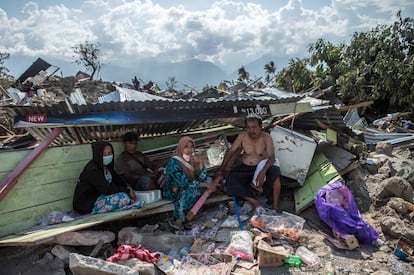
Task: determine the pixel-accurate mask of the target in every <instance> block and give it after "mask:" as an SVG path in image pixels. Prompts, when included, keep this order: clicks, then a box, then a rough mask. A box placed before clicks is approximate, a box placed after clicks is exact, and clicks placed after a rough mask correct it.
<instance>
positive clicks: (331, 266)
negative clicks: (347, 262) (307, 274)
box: [323, 261, 335, 275]
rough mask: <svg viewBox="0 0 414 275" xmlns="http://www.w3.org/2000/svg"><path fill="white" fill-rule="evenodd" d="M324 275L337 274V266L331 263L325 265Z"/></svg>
mask: <svg viewBox="0 0 414 275" xmlns="http://www.w3.org/2000/svg"><path fill="white" fill-rule="evenodd" d="M323 274H324V275H334V274H335V266H334V264H333V263H332V262H331V261H328V262H326V263H325V268H324V273H323Z"/></svg>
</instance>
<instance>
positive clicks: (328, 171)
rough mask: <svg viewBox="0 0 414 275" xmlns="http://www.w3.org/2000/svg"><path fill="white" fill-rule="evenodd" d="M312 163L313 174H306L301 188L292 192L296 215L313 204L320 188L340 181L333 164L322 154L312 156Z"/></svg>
mask: <svg viewBox="0 0 414 275" xmlns="http://www.w3.org/2000/svg"><path fill="white" fill-rule="evenodd" d="M312 163H313V167H312V171H313V172H312V173H308V175H307V177H306V180H305V182H304V184H303V186H302V187H300V188H298V189H296V190H295V192H294V198H295V211H296V213H300V212H301V211H303V210H304V209H305V208H306V207H308V206H309V205H311V204H312V203H313V200H314V198H315V195H316V193H317V192H318V191H319V189H320V188H322V187H323V186H325V185H326V184H328V183H331V182H334V181H337V180H341V179H342V178H341V176H340V175H339V174H338V171H337V170H336V169H335V167H334V166H333V164H332V163H331V162H329V160H328V159H327V158H326V157H325V156H324V155H323V154H322V153H319V154H317V155H316V156H314V158H313V160H312ZM311 166H312V165H311Z"/></svg>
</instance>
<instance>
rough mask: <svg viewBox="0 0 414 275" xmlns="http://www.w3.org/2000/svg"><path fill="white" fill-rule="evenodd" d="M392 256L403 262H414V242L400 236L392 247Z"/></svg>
mask: <svg viewBox="0 0 414 275" xmlns="http://www.w3.org/2000/svg"><path fill="white" fill-rule="evenodd" d="M394 255H395V256H397V257H398V258H400V259H401V260H403V261H404V262H413V261H414V242H412V241H410V240H409V239H407V238H405V237H403V236H401V237H400V238H399V239H398V241H397V243H396V244H395V247H394Z"/></svg>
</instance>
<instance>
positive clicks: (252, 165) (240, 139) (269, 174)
mask: <svg viewBox="0 0 414 275" xmlns="http://www.w3.org/2000/svg"><path fill="white" fill-rule="evenodd" d="M245 127H246V131H244V132H242V133H240V134H239V135H238V136H237V138H236V140H235V141H234V142H233V144H232V146H231V148H230V149H229V151H228V152H227V154H226V155H225V157H224V160H223V164H222V166H221V167H225V166H226V164H227V162H229V160H230V159H232V156H233V155H234V154H238V153H240V152H242V159H241V160H242V162H241V164H240V165H238V166H236V167H234V168H232V169H231V170H230V171H229V174H228V176H227V178H226V186H227V193H228V194H229V195H230V196H236V197H241V198H243V199H245V200H246V201H248V202H250V203H251V204H252V205H253V206H255V207H258V206H260V202H259V201H258V200H257V199H256V198H255V197H254V195H253V189H252V188H255V189H256V190H259V191H263V192H264V194H265V195H266V197H267V198H268V199H269V200H270V201H272V208H273V209H275V210H277V209H278V205H279V195H280V188H281V184H280V168H279V166H277V165H275V161H276V159H275V151H274V147H273V141H272V138H271V136H270V135H269V134H268V133H266V132H263V131H262V119H261V118H260V117H259V116H257V115H249V116H247V117H246V119H245ZM261 161H264V163H262V164H264V166H263V168H262V169H261V170H260V172H258V173H257V177H256V178H255V183H256V185H254V184H252V181H253V177H254V175H255V171H256V168H257V166H258V164H259V162H261ZM276 163H277V162H276ZM258 170H259V169H258ZM219 173H223V171H221V170H220V171H219Z"/></svg>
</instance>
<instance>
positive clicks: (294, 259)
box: [283, 255, 302, 267]
mask: <svg viewBox="0 0 414 275" xmlns="http://www.w3.org/2000/svg"><path fill="white" fill-rule="evenodd" d="M283 262H284V263H285V264H288V265H289V266H295V267H298V266H300V265H301V264H302V261H301V259H300V257H299V256H296V255H289V257H287V259H284V260H283Z"/></svg>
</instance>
